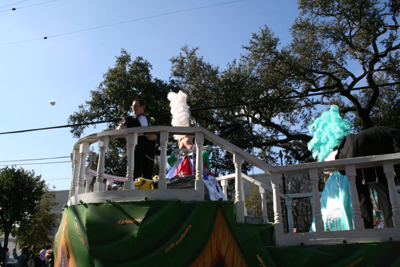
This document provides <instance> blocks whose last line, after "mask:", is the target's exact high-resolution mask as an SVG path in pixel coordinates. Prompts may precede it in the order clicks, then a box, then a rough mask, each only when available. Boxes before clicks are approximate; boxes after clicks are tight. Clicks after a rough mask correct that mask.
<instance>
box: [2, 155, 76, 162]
mask: <svg viewBox="0 0 400 267" xmlns="http://www.w3.org/2000/svg"><path fill="white" fill-rule="evenodd" d="M65 158H70V156H62V157H52V158H38V159H12V160H0V163H1V162H13V161H35V160H48V159H65Z"/></svg>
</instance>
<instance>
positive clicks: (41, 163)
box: [0, 160, 71, 166]
mask: <svg viewBox="0 0 400 267" xmlns="http://www.w3.org/2000/svg"><path fill="white" fill-rule="evenodd" d="M67 162H69V163H71V161H70V160H68V161H54V162H39V163H23V164H1V165H0V166H9V165H16V166H22V165H45V164H58V163H67Z"/></svg>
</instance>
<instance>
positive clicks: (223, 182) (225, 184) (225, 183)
mask: <svg viewBox="0 0 400 267" xmlns="http://www.w3.org/2000/svg"><path fill="white" fill-rule="evenodd" d="M221 187H222V192H223V193H224V195H225V198H226V199H228V180H226V179H224V180H221Z"/></svg>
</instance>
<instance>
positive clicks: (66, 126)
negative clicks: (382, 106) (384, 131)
mask: <svg viewBox="0 0 400 267" xmlns="http://www.w3.org/2000/svg"><path fill="white" fill-rule="evenodd" d="M398 84H400V82H394V83H386V84H380V85H377V87H382V86H390V85H398ZM368 88H371V86H362V87H357V88H352V89H348V90H347V91H356V90H363V89H368ZM341 92H343V91H340V90H337V91H331V92H321V93H314V94H308V95H302V96H287V97H281V98H271V99H264V100H258V101H252V102H243V103H236V104H229V105H220V106H212V107H204V108H195V109H191V110H190V111H191V112H192V113H194V112H196V111H203V110H210V109H222V108H228V107H235V106H247V105H255V104H262V103H267V102H276V101H282V100H289V99H295V98H307V97H310V96H317V95H331V94H336V93H341ZM169 114H170V112H163V113H158V114H150V115H149V116H153V117H155V116H163V115H169ZM120 120H121V119H113V120H108V121H95V122H86V123H78V124H68V125H60V126H52V127H44V128H36V129H27V130H19V131H10V132H0V135H4V134H16V133H27V132H34V131H43V130H52V129H61V128H69V127H78V126H86V125H92V124H101V123H110V122H117V121H120Z"/></svg>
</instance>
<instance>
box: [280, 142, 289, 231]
mask: <svg viewBox="0 0 400 267" xmlns="http://www.w3.org/2000/svg"><path fill="white" fill-rule="evenodd" d="M278 156H279V158H280V159H281V166H283V161H282V158H283V154H282V150H279V154H278ZM282 184H283V194H285V195H286V177H285V174H284V173H282ZM285 212H286V218H285V221H286V227H287V231H289V219H288V217H289V216H288V210H287V206H286V201H285Z"/></svg>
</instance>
